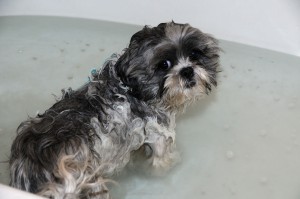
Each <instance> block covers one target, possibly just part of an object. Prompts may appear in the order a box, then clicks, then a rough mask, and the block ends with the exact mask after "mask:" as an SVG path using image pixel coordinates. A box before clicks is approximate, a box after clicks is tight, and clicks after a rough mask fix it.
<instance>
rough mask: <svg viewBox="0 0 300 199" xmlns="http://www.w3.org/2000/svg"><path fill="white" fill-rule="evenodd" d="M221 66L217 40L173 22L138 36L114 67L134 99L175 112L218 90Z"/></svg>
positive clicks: (133, 39)
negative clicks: (212, 90)
mask: <svg viewBox="0 0 300 199" xmlns="http://www.w3.org/2000/svg"><path fill="white" fill-rule="evenodd" d="M218 65H219V47H218V42H217V40H216V39H214V38H213V37H211V36H210V35H207V34H205V33H203V32H201V31H200V30H198V29H196V28H193V27H191V26H190V25H188V24H177V23H174V22H170V23H162V24H159V25H158V26H157V27H153V28H150V27H147V26H145V27H144V28H143V29H142V30H141V31H139V32H137V33H135V34H134V35H133V36H132V38H131V41H130V44H129V47H128V48H127V49H126V50H125V52H124V54H123V55H122V56H121V57H120V58H119V60H118V61H117V63H116V65H115V67H116V71H117V74H118V76H119V78H120V79H121V81H122V82H123V84H125V85H126V86H127V87H129V88H130V91H129V92H130V94H131V95H133V96H134V97H136V98H138V99H139V100H143V101H147V102H154V103H159V104H162V105H163V106H165V107H166V108H168V109H175V110H176V109H179V108H181V107H184V106H185V105H187V104H188V103H190V102H192V101H194V100H195V99H198V98H199V97H201V96H203V95H205V94H208V93H209V92H210V91H211V87H212V85H213V86H216V84H217V82H216V73H217V68H218Z"/></svg>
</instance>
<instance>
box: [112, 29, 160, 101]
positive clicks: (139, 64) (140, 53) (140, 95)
mask: <svg viewBox="0 0 300 199" xmlns="http://www.w3.org/2000/svg"><path fill="white" fill-rule="evenodd" d="M163 36H164V27H162V26H161V27H154V28H150V27H148V26H145V27H144V28H143V29H142V30H141V31H139V32H137V33H135V34H134V35H133V36H132V37H131V39H130V44H129V46H128V48H126V49H125V51H124V53H123V55H122V56H121V57H120V58H119V59H118V61H117V63H116V64H115V70H116V72H117V75H118V77H119V78H120V79H121V81H122V82H123V83H124V84H125V86H128V87H129V88H130V90H129V91H128V92H129V93H130V94H131V95H133V96H134V97H136V98H137V99H139V100H145V101H146V100H148V99H151V98H153V91H151V89H150V88H148V89H147V88H146V87H147V86H148V87H149V85H146V83H145V82H147V81H148V80H149V79H148V78H149V74H147V71H146V67H147V65H144V64H145V62H146V61H145V57H144V53H145V52H146V51H147V50H148V49H150V48H152V47H153V46H155V45H157V44H158V43H160V42H161V39H162V38H163Z"/></svg>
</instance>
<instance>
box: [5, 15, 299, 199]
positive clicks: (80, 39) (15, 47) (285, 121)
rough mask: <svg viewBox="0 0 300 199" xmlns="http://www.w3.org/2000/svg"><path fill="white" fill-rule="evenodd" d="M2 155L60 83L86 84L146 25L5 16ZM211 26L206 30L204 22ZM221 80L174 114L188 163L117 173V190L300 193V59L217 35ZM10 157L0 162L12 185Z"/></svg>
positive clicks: (185, 194) (149, 194)
mask: <svg viewBox="0 0 300 199" xmlns="http://www.w3.org/2000/svg"><path fill="white" fill-rule="evenodd" d="M0 26H1V31H0V56H1V57H0V66H1V73H0V110H1V111H0V147H1V149H0V161H5V160H7V159H8V156H9V150H10V145H11V142H12V139H13V138H14V137H15V130H16V128H17V126H18V125H19V124H20V122H21V121H23V120H24V119H26V118H27V116H28V115H29V116H35V114H36V112H37V110H39V112H43V111H44V110H45V109H46V108H47V107H49V106H51V104H53V103H54V102H55V97H54V96H53V95H55V96H57V97H59V96H60V90H61V89H62V88H68V87H70V86H71V87H72V88H74V89H76V88H78V87H80V86H81V85H82V84H83V83H85V82H86V81H87V77H88V75H89V72H90V70H91V69H92V68H99V67H100V66H101V64H102V63H104V61H105V60H106V59H107V58H108V57H109V56H110V55H111V54H112V53H115V52H121V50H122V49H123V48H125V47H126V46H127V45H128V42H129V39H130V36H131V35H132V34H133V33H135V32H136V31H137V30H139V29H140V28H141V27H138V26H130V25H125V24H118V23H111V22H103V21H95V20H83V19H68V18H56V17H23V16H22V17H0ZM203 31H205V30H203ZM220 45H221V47H222V49H223V50H224V53H223V54H222V56H221V65H222V67H221V70H222V72H221V73H220V75H219V84H218V88H217V89H214V91H213V92H212V93H211V94H210V95H209V96H208V97H206V98H205V99H203V100H201V101H199V102H197V103H196V104H195V105H194V106H192V107H190V108H189V109H188V110H187V111H186V114H185V115H182V116H180V117H179V118H178V123H177V127H176V131H177V145H178V150H179V151H180V153H181V156H182V161H181V162H180V164H178V165H177V166H176V167H175V168H174V169H173V170H171V171H170V172H169V173H167V174H166V175H165V176H162V177H149V176H145V175H143V174H136V173H135V172H134V171H128V172H126V173H122V174H121V175H120V176H119V177H117V179H116V180H117V181H118V182H119V185H118V186H114V187H112V192H113V196H114V198H121V199H127V198H130V199H135V198H143V199H152V198H156V199H157V198H164V199H168V198H172V199H177V198H178V199H179V198H180V199H181V198H191V199H193V198H195V199H198V198H205V199H216V198H222V199H229V198H230V199H231V198H238V199H241V198H243V199H248V198H249V199H252V198H256V199H266V198H272V199H282V198H289V199H299V197H300V158H299V153H300V145H299V144H300V137H299V134H300V123H299V115H300V108H299V99H300V96H299V95H300V78H299V74H300V58H299V57H295V56H290V55H285V54H281V53H277V52H272V51H268V50H264V49H259V48H255V47H250V46H246V45H242V44H236V43H232V42H227V41H221V43H220ZM7 167H8V164H7V163H0V182H1V183H4V184H7V183H8V181H9V177H8V169H7Z"/></svg>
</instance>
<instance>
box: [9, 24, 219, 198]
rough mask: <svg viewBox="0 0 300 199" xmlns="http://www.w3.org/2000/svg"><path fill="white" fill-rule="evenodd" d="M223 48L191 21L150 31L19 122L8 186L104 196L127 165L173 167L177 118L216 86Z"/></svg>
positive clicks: (56, 193) (49, 195)
mask: <svg viewBox="0 0 300 199" xmlns="http://www.w3.org/2000/svg"><path fill="white" fill-rule="evenodd" d="M219 51H220V49H219V47H218V42H217V40H216V39H214V38H213V37H212V36H210V35H208V34H205V33H203V32H201V31H200V30H198V29H196V28H193V27H191V26H190V25H189V24H177V23H174V22H170V23H161V24H159V25H158V26H157V27H152V28H151V27H148V26H145V27H144V28H143V29H142V30H141V31H139V32H137V33H135V34H134V35H133V36H132V38H131V40H130V44H129V47H128V48H126V49H125V50H124V52H123V53H122V54H121V55H113V56H112V57H111V59H109V60H108V61H107V62H106V63H105V64H104V66H103V67H102V69H101V70H99V71H98V70H96V71H94V72H92V75H91V78H90V81H89V82H88V83H87V84H85V85H84V86H82V87H81V88H79V89H77V90H71V89H69V90H65V91H63V96H62V99H60V100H59V101H57V102H56V103H55V104H54V105H53V106H52V107H51V108H49V109H48V110H46V111H45V112H44V113H43V114H38V115H37V116H36V117H35V118H30V119H28V120H27V121H25V122H23V123H21V125H20V126H19V127H18V130H17V137H16V138H15V140H14V142H13V144H12V147H11V156H10V161H9V163H10V175H11V182H10V185H11V186H13V187H16V188H18V189H22V190H26V191H29V192H32V193H36V194H38V195H41V196H44V197H47V198H52V199H62V198H64V199H66V198H72V199H74V198H80V199H87V198H93V199H94V198H99V199H107V198H110V195H109V193H108V188H107V183H110V182H111V181H112V180H109V179H111V178H112V177H113V176H115V175H116V174H118V173H120V172H121V171H122V169H123V168H124V167H131V168H133V169H137V168H139V169H142V170H145V171H146V172H150V173H153V174H158V175H159V174H160V173H161V172H164V171H166V170H168V169H170V168H171V167H172V166H173V165H174V163H176V162H177V161H178V158H179V157H178V153H177V152H176V149H175V130H174V129H175V117H176V114H177V113H180V112H183V111H184V109H185V108H186V107H187V106H188V105H189V104H191V103H192V102H193V101H195V100H197V99H199V98H201V97H202V96H204V95H206V94H208V93H209V92H210V91H211V89H212V86H216V85H217V81H216V74H217V72H218V71H217V70H218V69H217V68H218V66H219Z"/></svg>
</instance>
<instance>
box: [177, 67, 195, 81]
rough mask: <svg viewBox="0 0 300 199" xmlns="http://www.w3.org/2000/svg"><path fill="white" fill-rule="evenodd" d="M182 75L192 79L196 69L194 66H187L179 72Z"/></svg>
mask: <svg viewBox="0 0 300 199" xmlns="http://www.w3.org/2000/svg"><path fill="white" fill-rule="evenodd" d="M179 74H180V76H181V77H183V78H186V79H192V78H193V77H194V69H193V68H192V67H190V66H189V67H185V68H183V69H181V71H180V72H179Z"/></svg>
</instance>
